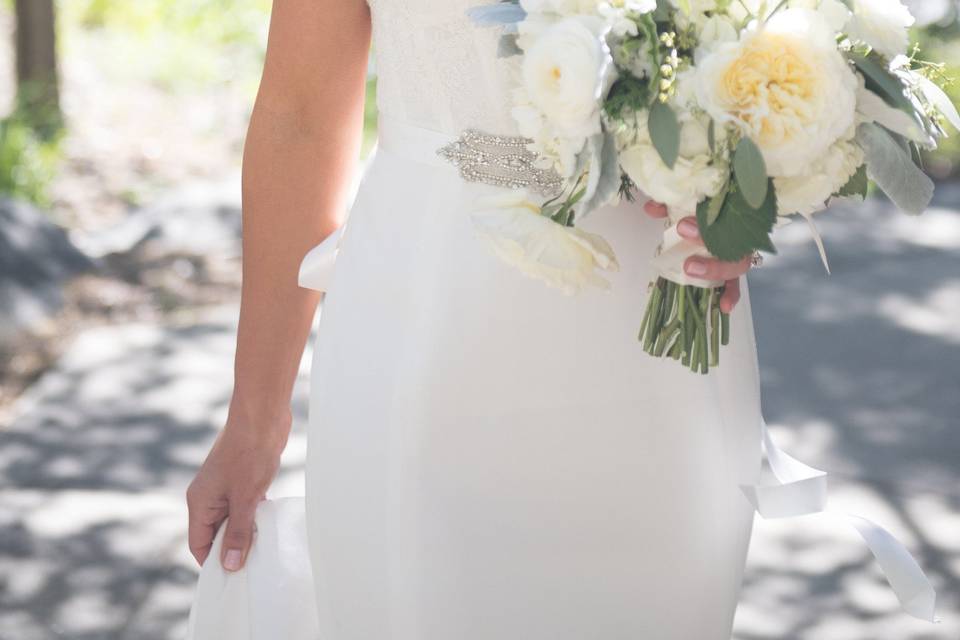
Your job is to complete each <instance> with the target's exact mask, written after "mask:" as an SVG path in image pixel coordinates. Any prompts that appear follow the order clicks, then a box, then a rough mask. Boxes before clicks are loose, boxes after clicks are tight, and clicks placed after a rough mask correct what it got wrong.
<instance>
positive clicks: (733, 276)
mask: <svg viewBox="0 0 960 640" xmlns="http://www.w3.org/2000/svg"><path fill="white" fill-rule="evenodd" d="M643 210H644V211H646V213H647V215H649V216H650V217H653V218H666V217H667V207H666V206H665V205H662V204H660V203H659V202H654V201H653V200H651V201H649V202H647V203H646V204H645V205H643ZM677 233H679V234H680V235H681V236H683V237H684V238H686V239H687V240H689V241H690V242H696V243H697V244H701V245H702V244H703V238H701V237H700V228H699V227H698V226H697V219H696V218H694V217H693V216H688V217H686V218H683V219H681V220H680V223H679V224H678V225H677ZM750 266H751V260H750V258H749V257H747V258H744V259H743V260H741V261H740V262H724V261H722V260H717V259H715V258H700V257H697V256H693V257H690V258H687V261H686V262H684V263H683V270H684V271H685V272H686V273H687V275H689V276H691V277H695V278H703V279H705V280H725V281H726V283H727V286H726V289H724V292H723V296H722V297H721V298H720V310H721V311H723V312H724V313H730V312H731V311H733V308H734V307H735V306H737V303H738V302H739V301H740V276H742V275H743V274H745V273H746V272H747V271H749V270H750Z"/></svg>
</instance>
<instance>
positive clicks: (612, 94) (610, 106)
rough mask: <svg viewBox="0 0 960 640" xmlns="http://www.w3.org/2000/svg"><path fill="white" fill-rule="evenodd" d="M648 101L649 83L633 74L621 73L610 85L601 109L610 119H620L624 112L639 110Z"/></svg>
mask: <svg viewBox="0 0 960 640" xmlns="http://www.w3.org/2000/svg"><path fill="white" fill-rule="evenodd" d="M649 102H650V86H649V83H648V82H647V81H646V80H641V79H640V78H637V77H635V76H633V75H630V74H622V75H621V76H620V77H619V78H618V79H617V81H616V82H614V83H613V86H612V87H610V91H609V92H608V93H607V99H606V100H604V102H603V109H604V111H606V112H607V115H608V116H610V117H611V118H612V119H614V120H620V119H622V118H623V117H624V113H625V112H626V113H630V112H631V111H641V110H643V109H644V108H645V107H646V106H647V104H648V103H649Z"/></svg>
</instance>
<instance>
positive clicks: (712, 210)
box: [705, 182, 730, 227]
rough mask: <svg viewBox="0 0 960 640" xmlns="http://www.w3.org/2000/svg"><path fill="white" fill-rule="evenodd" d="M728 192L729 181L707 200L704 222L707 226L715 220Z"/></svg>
mask: <svg viewBox="0 0 960 640" xmlns="http://www.w3.org/2000/svg"><path fill="white" fill-rule="evenodd" d="M729 192H730V183H729V182H727V183H726V184H724V185H723V189H721V190H720V193H718V194H717V195H715V196H713V197H712V198H710V199H709V200H708V201H707V203H708V204H707V213H706V217H705V222H706V223H707V226H708V227H709V226H710V225H712V224H713V223H714V222H716V221H717V218H718V217H719V216H720V209H721V208H723V203H724V201H725V200H726V199H727V193H729Z"/></svg>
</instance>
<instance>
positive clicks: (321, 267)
mask: <svg viewBox="0 0 960 640" xmlns="http://www.w3.org/2000/svg"><path fill="white" fill-rule="evenodd" d="M345 226H346V225H345V224H344V225H341V226H340V227H339V228H338V229H337V230H336V231H334V232H333V233H331V234H330V235H329V236H327V237H326V238H324V240H323V242H321V243H320V244H318V245H317V246H315V247H314V248H313V249H311V250H310V251H309V252H307V255H305V256H304V257H303V260H302V261H301V262H300V273H299V275H298V276H297V283H298V284H299V285H300V286H301V287H303V288H304V289H313V290H315V291H326V290H327V289H328V288H329V286H330V279H331V278H332V277H333V266H334V263H336V261H337V253H339V251H340V238H341V236H342V235H343V229H344V227H345Z"/></svg>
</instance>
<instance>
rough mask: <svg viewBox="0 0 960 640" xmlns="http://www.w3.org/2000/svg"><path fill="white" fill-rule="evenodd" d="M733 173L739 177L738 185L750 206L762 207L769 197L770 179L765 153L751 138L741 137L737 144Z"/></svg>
mask: <svg viewBox="0 0 960 640" xmlns="http://www.w3.org/2000/svg"><path fill="white" fill-rule="evenodd" d="M733 173H734V176H736V178H737V186H739V187H740V191H742V192H743V197H744V198H745V199H746V201H747V202H748V203H749V204H750V206H751V207H753V208H754V209H758V208H760V207H762V206H763V201H764V200H766V199H767V189H768V187H769V183H770V181H769V180H768V178H769V176H767V164H766V162H764V160H763V154H762V153H760V148H759V147H757V145H756V144H755V143H754V142H753V140H751V139H750V138H747V137H744V138H741V139H740V143H739V144H738V145H737V150H736V152H734V154H733Z"/></svg>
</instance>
